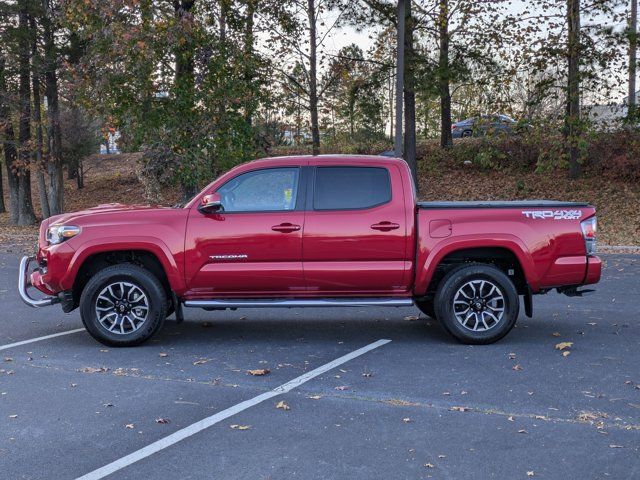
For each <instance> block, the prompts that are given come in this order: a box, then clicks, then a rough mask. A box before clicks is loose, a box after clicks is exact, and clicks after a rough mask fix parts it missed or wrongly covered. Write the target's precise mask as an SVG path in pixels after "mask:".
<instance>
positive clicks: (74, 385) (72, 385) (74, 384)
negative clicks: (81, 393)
mask: <svg viewBox="0 0 640 480" xmlns="http://www.w3.org/2000/svg"><path fill="white" fill-rule="evenodd" d="M69 386H70V387H71V388H76V387H77V386H78V384H77V383H70V384H69Z"/></svg>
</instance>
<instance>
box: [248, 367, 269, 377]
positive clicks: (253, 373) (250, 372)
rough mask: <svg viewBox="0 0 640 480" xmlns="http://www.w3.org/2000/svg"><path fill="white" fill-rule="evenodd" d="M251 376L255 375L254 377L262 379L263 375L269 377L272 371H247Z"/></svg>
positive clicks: (266, 369) (263, 369)
mask: <svg viewBox="0 0 640 480" xmlns="http://www.w3.org/2000/svg"><path fill="white" fill-rule="evenodd" d="M247 373H248V374H249V375H253V376H254V377H261V376H263V375H267V374H269V373H271V370H269V369H268V368H258V369H257V370H247Z"/></svg>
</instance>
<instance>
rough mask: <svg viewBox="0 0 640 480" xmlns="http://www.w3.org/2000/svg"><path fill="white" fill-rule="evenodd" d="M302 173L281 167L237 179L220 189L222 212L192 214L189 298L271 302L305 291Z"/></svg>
mask: <svg viewBox="0 0 640 480" xmlns="http://www.w3.org/2000/svg"><path fill="white" fill-rule="evenodd" d="M301 172H302V168H301V167H277V168H263V169H257V170H252V171H249V172H245V173H242V174H239V175H238V176H236V177H234V178H232V179H231V180H229V181H227V182H226V183H225V184H224V185H222V186H221V187H219V188H218V189H217V193H218V194H219V195H220V197H221V201H222V202H221V203H222V208H223V210H222V211H221V212H219V213H215V214H208V215H205V214H202V213H200V212H199V211H198V210H197V209H196V208H193V209H192V210H191V212H190V215H189V222H188V225H187V233H186V245H185V247H186V248H185V251H186V255H187V256H186V267H185V277H186V280H187V285H188V289H189V295H191V296H194V297H198V298H214V297H225V296H237V297H258V296H271V297H272V296H274V295H278V294H283V295H291V294H295V293H299V292H300V291H303V290H305V284H304V278H303V273H302V232H303V227H304V210H303V205H304V192H303V190H304V189H303V188H301V185H303V182H302V174H301Z"/></svg>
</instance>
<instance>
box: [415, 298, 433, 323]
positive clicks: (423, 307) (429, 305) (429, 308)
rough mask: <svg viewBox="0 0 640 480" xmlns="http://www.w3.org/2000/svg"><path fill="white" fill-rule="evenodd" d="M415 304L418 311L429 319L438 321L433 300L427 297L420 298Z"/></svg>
mask: <svg viewBox="0 0 640 480" xmlns="http://www.w3.org/2000/svg"><path fill="white" fill-rule="evenodd" d="M414 303H415V305H416V307H418V309H419V310H420V311H421V312H422V313H424V314H425V315H426V316H427V317H430V318H432V319H434V320H437V317H436V309H435V305H434V303H433V298H427V297H424V298H420V299H418V300H416V301H415V302H414Z"/></svg>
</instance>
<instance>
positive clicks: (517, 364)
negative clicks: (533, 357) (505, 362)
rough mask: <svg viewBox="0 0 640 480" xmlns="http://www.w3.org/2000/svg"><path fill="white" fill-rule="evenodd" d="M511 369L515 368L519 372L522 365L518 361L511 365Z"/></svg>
mask: <svg viewBox="0 0 640 480" xmlns="http://www.w3.org/2000/svg"><path fill="white" fill-rule="evenodd" d="M511 369H512V370H515V371H516V372H519V371H520V370H522V367H521V366H520V364H519V363H516V364H515V365H514V366H513V367H511Z"/></svg>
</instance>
